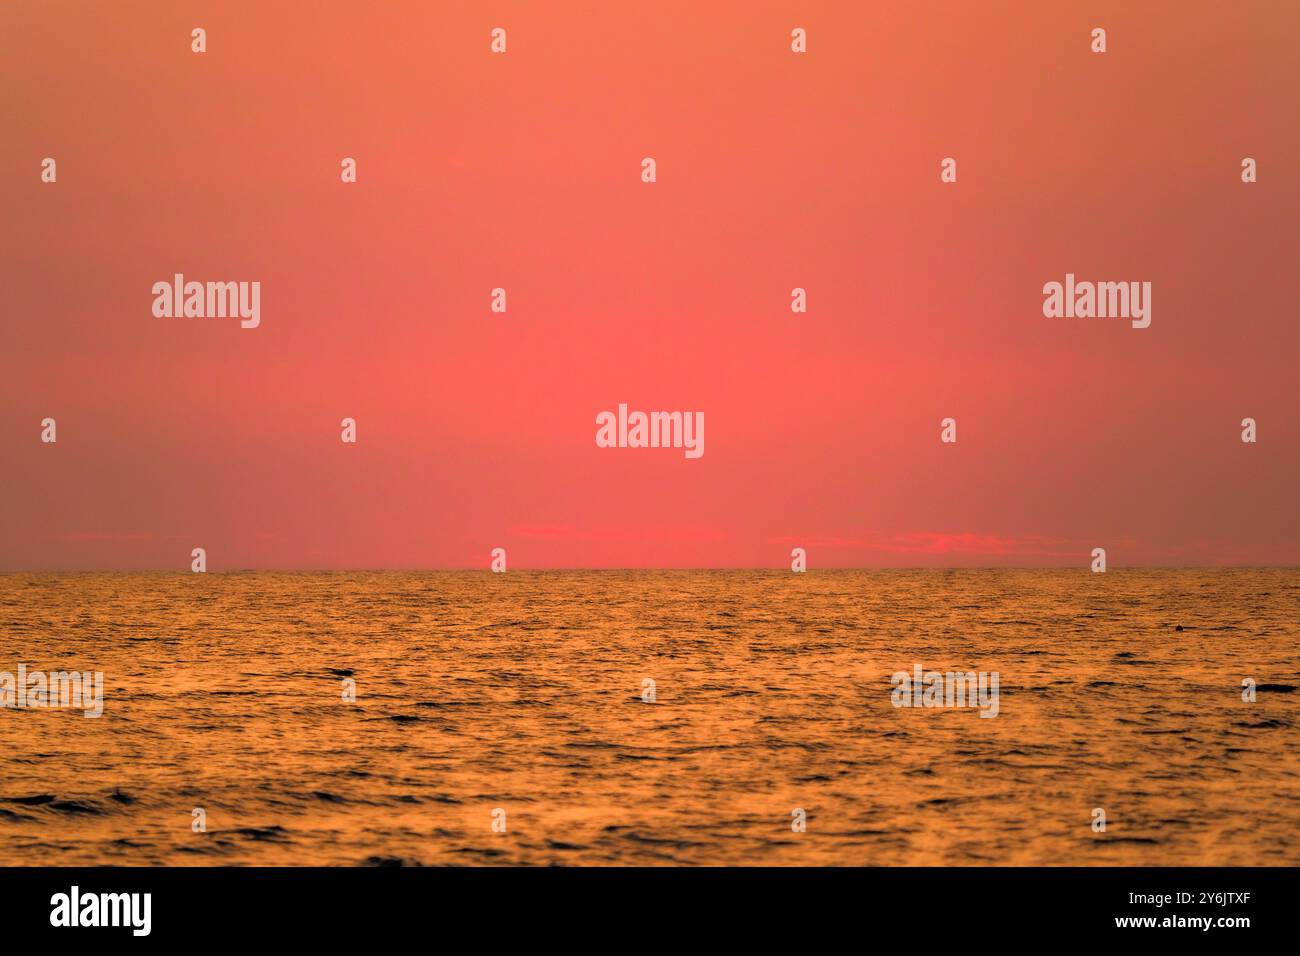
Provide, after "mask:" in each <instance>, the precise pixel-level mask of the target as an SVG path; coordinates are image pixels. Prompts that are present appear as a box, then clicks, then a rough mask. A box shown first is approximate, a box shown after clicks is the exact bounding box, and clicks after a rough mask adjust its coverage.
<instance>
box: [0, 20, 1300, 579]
mask: <svg viewBox="0 0 1300 956" xmlns="http://www.w3.org/2000/svg"><path fill="white" fill-rule="evenodd" d="M1063 6H1064V5H1061V4H1041V3H1029V2H1024V3H978V4H975V3H967V2H956V0H954V2H944V3H915V4H912V3H909V4H887V5H886V4H874V3H873V4H866V3H849V2H834V3H833V2H821V3H795V2H790V3H776V2H770V3H764V2H758V3H744V4H741V3H726V4H723V3H699V2H657V3H653V4H630V3H629V4H597V3H568V2H562V0H560V2H552V3H546V4H539V3H535V2H528V3H524V2H519V3H496V4H487V5H484V4H477V3H467V4H429V3H416V2H410V3H384V4H366V3H355V4H353V3H321V4H312V5H311V7H310V9H311V10H312V11H313V12H312V13H310V14H306V13H304V12H303V11H304V9H307V8H305V7H304V6H303V5H302V4H298V3H278V2H275V3H268V2H222V3H210V4H209V3H176V4H162V3H149V4H146V3H130V2H127V3H121V4H113V5H111V6H110V5H90V4H85V3H73V2H27V0H23V2H8V3H5V4H4V5H3V6H2V7H0V128H2V129H3V130H4V139H3V145H2V146H0V208H2V209H3V218H4V228H3V229H0V252H2V254H3V265H2V266H0V269H2V270H3V283H2V286H0V288H2V289H3V296H4V309H3V320H2V321H0V342H2V343H3V348H2V349H0V463H2V466H3V470H2V474H3V488H2V490H0V495H2V497H0V529H2V533H0V569H80V568H88V569H134V568H174V569H178V570H183V569H187V568H188V566H189V560H190V557H189V555H190V549H191V548H193V547H197V546H202V547H204V548H206V549H207V552H208V562H209V564H208V566H209V569H210V570H214V571H218V570H225V569H230V568H243V567H260V568H282V567H283V568H290V567H306V568H314V567H343V568H356V567H486V566H487V564H488V560H489V552H490V550H491V549H492V548H493V547H498V546H499V547H505V548H506V549H507V551H508V553H509V556H510V566H511V567H512V568H526V567H572V566H580V567H609V566H770V567H786V566H788V564H789V552H790V549H791V547H793V546H795V545H800V546H803V547H806V548H807V549H808V556H809V566H810V567H812V568H816V567H818V566H821V567H827V566H832V565H867V566H874V565H1040V564H1042V565H1070V566H1080V567H1085V566H1087V564H1088V561H1089V559H1090V558H1089V552H1090V551H1091V549H1092V548H1093V547H1097V546H1102V547H1106V548H1107V550H1108V554H1109V560H1110V562H1111V563H1112V564H1113V565H1124V564H1210V565H1214V564H1278V563H1283V564H1293V563H1297V562H1300V545H1298V544H1297V541H1300V534H1298V532H1300V519H1298V518H1297V509H1296V507H1295V503H1294V502H1295V488H1296V475H1297V473H1298V468H1297V466H1298V465H1300V444H1298V443H1297V438H1296V414H1297V411H1298V407H1297V404H1298V403H1297V402H1296V400H1295V379H1296V373H1295V366H1296V358H1297V355H1298V354H1300V350H1298V349H1297V346H1298V345H1300V332H1298V331H1297V294H1296V281H1297V280H1296V277H1297V268H1296V263H1297V253H1298V252H1300V239H1298V237H1300V227H1298V221H1300V174H1298V171H1300V128H1298V127H1297V124H1296V117H1297V116H1300V57H1297V56H1296V53H1295V48H1294V44H1295V37H1296V36H1297V35H1300V6H1297V5H1294V4H1278V3H1275V2H1267V0H1261V2H1238V3H1234V4H1222V3H1208V2H1207V3H1173V2H1170V3H1144V4H1139V5H1135V4H1131V3H1111V4H1106V3H1096V4H1086V5H1084V4H1077V5H1072V6H1077V7H1080V8H1083V7H1085V6H1086V7H1087V12H1065V11H1063V10H1062V9H1061V8H1062V7H1063ZM469 8H473V9H469ZM195 26H202V27H204V28H206V30H207V33H208V51H207V52H206V53H204V54H201V55H199V54H194V53H192V52H191V51H190V30H191V29H192V28H193V27H195ZM495 26H502V27H504V28H505V29H506V30H507V31H508V52H507V53H506V54H504V55H493V54H492V53H491V52H490V51H489V41H490V37H489V31H490V30H491V29H492V28H493V27H495ZM796 26H802V27H804V28H806V29H807V31H808V53H807V54H805V55H796V54H793V53H791V51H790V48H789V42H790V40H789V38H790V30H791V29H792V28H794V27H796ZM1094 26H1103V27H1105V28H1106V29H1107V31H1108V46H1109V49H1108V52H1107V53H1105V54H1102V55H1097V54H1093V53H1092V52H1090V50H1089V43H1090V39H1089V33H1090V30H1091V29H1092V28H1093V27H1094ZM47 156H50V157H54V158H55V159H56V160H57V163H58V182H57V183H54V184H45V183H42V182H41V181H40V163H41V160H42V159H43V158H44V157H47ZM345 156H351V157H355V158H356V159H357V161H358V173H359V181H358V182H357V183H356V184H343V183H341V182H340V179H339V162H340V160H341V159H342V158H343V157H345ZM645 156H651V157H654V158H655V159H656V161H657V163H658V181H657V182H656V183H654V184H645V183H642V182H641V180H640V162H641V159H642V158H643V157H645ZM945 156H952V157H954V158H956V159H957V161H958V181H957V182H956V183H955V184H943V183H941V182H940V181H939V162H940V160H941V159H942V158H943V157H945ZM1246 156H1250V157H1254V158H1256V159H1257V161H1258V163H1259V181H1258V182H1257V183H1254V184H1249V185H1247V184H1243V183H1242V182H1241V181H1240V163H1241V159H1242V157H1246ZM176 272H182V273H184V274H185V275H186V277H187V278H192V279H198V280H200V281H206V280H249V281H251V280H258V281H260V282H261V283H262V319H261V326H260V327H259V328H257V329H241V328H240V327H239V325H238V322H237V321H232V320H221V319H212V320H208V319H180V318H155V317H154V316H153V314H152V312H151V306H152V303H153V296H152V294H151V291H150V290H151V286H152V284H153V283H154V282H156V281H159V280H170V278H171V276H172V275H173V274H174V273H176ZM1067 272H1073V273H1075V274H1076V275H1078V276H1079V277H1080V278H1081V279H1092V280H1116V281H1119V280H1145V281H1150V282H1151V283H1152V285H1153V316H1152V325H1151V327H1150V328H1148V329H1142V330H1139V329H1133V328H1131V327H1130V326H1129V324H1128V323H1127V322H1126V321H1117V320H1084V319H1048V318H1044V316H1043V314H1042V302H1043V296H1042V292H1041V290H1042V286H1043V284H1044V283H1046V282H1049V281H1062V280H1063V279H1064V276H1065V274H1066V273H1067ZM498 286H500V287H504V288H505V289H506V290H507V294H508V303H509V311H508V312H507V313H506V314H504V315H495V314H492V313H491V312H490V311H489V308H488V306H489V299H490V290H491V289H492V288H494V287H498ZM796 286H800V287H804V288H806V289H807V290H808V304H809V310H808V312H807V314H803V315H796V314H792V313H791V311H790V307H789V305H790V290H791V289H792V288H794V287H796ZM620 402H627V403H628V404H629V405H630V406H631V407H632V408H633V409H642V410H646V411H650V410H661V409H662V410H689V411H695V410H700V411H703V412H704V413H705V415H706V419H707V442H706V453H705V454H704V456H703V457H702V458H699V459H696V460H690V459H687V458H685V457H684V456H683V454H682V453H681V451H674V450H632V449H619V450H611V449H600V448H597V447H596V444H595V441H594V436H595V432H596V426H595V415H596V414H597V413H598V412H600V411H603V410H607V409H616V408H617V406H618V404H619V403H620ZM47 416H50V417H54V418H55V419H56V420H57V422H58V426H57V427H58V442H57V444H54V445H49V444H43V443H41V441H40V430H41V429H40V422H41V419H43V418H45V417H47ZM349 416H350V417H354V418H355V419H356V420H357V422H358V437H359V441H358V443H357V444H356V445H345V444H343V443H342V442H340V440H339V431H340V429H339V421H340V419H342V418H344V417H349ZM947 416H952V417H954V418H956V419H957V422H958V442H957V444H955V445H944V444H941V443H940V441H939V422H940V419H942V418H944V417H947ZM1247 416H1250V417H1253V418H1255V419H1256V420H1257V421H1258V423H1259V441H1258V443H1257V444H1254V445H1248V444H1243V443H1242V442H1241V441H1240V437H1239V436H1240V425H1239V423H1240V421H1241V419H1242V418H1244V417H1247Z"/></svg>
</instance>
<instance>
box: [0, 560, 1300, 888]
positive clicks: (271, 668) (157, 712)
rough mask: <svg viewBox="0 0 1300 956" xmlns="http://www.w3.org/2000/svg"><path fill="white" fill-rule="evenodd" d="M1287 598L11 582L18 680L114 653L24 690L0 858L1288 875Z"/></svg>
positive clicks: (986, 575) (0, 828)
mask: <svg viewBox="0 0 1300 956" xmlns="http://www.w3.org/2000/svg"><path fill="white" fill-rule="evenodd" d="M1298 622H1300V571H1297V570H1293V569H1277V570H1123V569H1112V570H1111V571H1109V572H1108V573H1106V574H1091V573H1089V572H1088V571H1087V570H1079V571H1076V570H1070V571H1059V570H1052V571H995V570H989V571H826V570H812V571H809V572H808V573H806V574H802V575H796V574H791V573H790V572H788V571H786V572H776V571H593V572H528V571H510V572H508V573H506V574H491V573H489V572H487V571H481V572H429V573H405V572H366V573H240V574H215V573H209V574H202V575H200V574H188V573H186V574H166V573H157V574H7V575H0V671H7V672H11V673H15V674H16V672H17V668H18V665H19V664H25V665H26V666H27V668H28V670H29V671H31V670H45V671H60V670H69V671H70V670H74V669H75V670H81V671H101V672H103V675H104V710H103V715H102V716H101V717H99V718H97V719H88V718H86V717H84V716H83V714H82V713H81V712H80V711H79V710H70V709H45V708H7V709H0V754H2V757H0V760H2V761H3V775H2V776H0V835H3V839H2V840H0V864H3V865H60V864H62V865H71V864H129V865H137V864H138V865H148V864H176V865H232V864H263V865H284V864H341V865H366V864H371V865H373V864H394V863H406V864H435V865H436V864H542V865H545V864H615V865H623V864H636V865H645V864H649V865H661V864H685V865H695V864H708V865H724V864H734V865H751V864H754V865H757V864H765V865H801V864H811V865H822V864H833V865H972V864H994V865H1002V864H1045V865H1058V864H1074V865H1092V864H1141V865H1172V864H1204V865H1283V864H1287V865H1295V864H1300V758H1297V752H1298V750H1300V748H1298V747H1297V743H1300V740H1298V735H1297V718H1298V717H1300V713H1298V710H1300V707H1298V705H1300V692H1298V691H1296V687H1297V685H1300V623H1298ZM1177 626H1181V627H1182V628H1183V630H1181V631H1178V630H1176V627H1177ZM918 664H919V665H921V667H922V668H924V669H925V670H933V671H940V672H946V671H950V670H954V671H977V672H978V671H988V672H994V671H996V672H997V673H998V674H999V701H998V714H997V716H996V717H994V718H983V717H981V716H980V712H979V710H978V709H973V708H933V709H927V708H901V707H895V706H894V705H893V703H892V700H891V690H892V687H891V684H890V675H891V674H892V673H894V672H896V671H908V672H910V671H912V669H913V667H914V666H915V665H918ZM345 678H350V679H351V680H353V681H355V693H356V699H355V702H350V701H346V700H344V699H343V696H344V679H345ZM1244 678H1251V679H1253V680H1254V681H1256V684H1257V689H1256V693H1257V698H1256V700H1255V701H1254V702H1246V701H1243V700H1242V681H1243V679H1244ZM647 679H649V680H653V681H654V692H655V695H654V696H655V700H654V702H653V703H649V702H647V701H646V700H645V699H644V698H643V688H644V687H645V686H646V685H645V684H644V683H643V682H644V681H646V680H647ZM1097 808H1100V809H1102V810H1104V811H1105V814H1106V830H1105V832H1094V829H1093V820H1094V809H1097ZM195 809H202V811H203V813H204V818H205V823H206V830H204V831H202V832H196V831H195V829H194V826H193V821H194V819H195V817H194V810H195ZM797 809H801V810H803V812H804V815H805V817H806V830H805V831H804V832H795V830H794V829H793V828H792V825H791V824H792V820H793V819H794V816H792V814H793V813H794V811H796V810H797ZM494 811H500V813H497V815H496V816H495V817H494ZM494 819H495V820H498V821H501V820H504V823H505V832H494V830H493V823H494Z"/></svg>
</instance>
